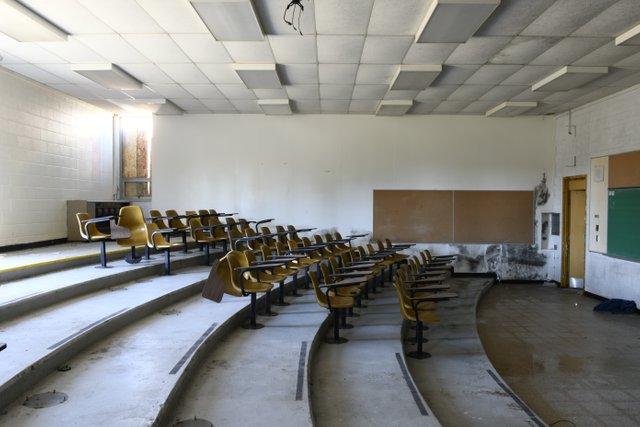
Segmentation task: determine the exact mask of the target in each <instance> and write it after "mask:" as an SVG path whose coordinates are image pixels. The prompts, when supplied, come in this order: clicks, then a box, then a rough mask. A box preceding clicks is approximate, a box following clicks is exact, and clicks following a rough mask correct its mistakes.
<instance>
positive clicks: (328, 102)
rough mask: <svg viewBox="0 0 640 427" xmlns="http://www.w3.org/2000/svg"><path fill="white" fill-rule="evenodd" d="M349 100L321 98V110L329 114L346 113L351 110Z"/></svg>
mask: <svg viewBox="0 0 640 427" xmlns="http://www.w3.org/2000/svg"><path fill="white" fill-rule="evenodd" d="M350 103H351V101H349V100H346V99H345V100H333V99H321V100H320V110H321V111H322V112H323V113H327V114H344V113H348V112H349V104H350Z"/></svg>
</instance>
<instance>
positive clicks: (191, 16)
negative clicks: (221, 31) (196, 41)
mask: <svg viewBox="0 0 640 427" xmlns="http://www.w3.org/2000/svg"><path fill="white" fill-rule="evenodd" d="M136 1H137V2H138V4H139V5H140V6H141V7H142V8H143V9H144V10H145V11H146V12H147V13H148V14H149V15H150V16H151V17H152V18H153V19H154V20H155V21H156V22H157V23H158V24H159V25H160V26H161V27H162V28H163V29H164V30H165V31H166V32H167V33H173V34H180V33H189V34H209V35H210V33H209V30H208V29H207V26H206V25H204V22H202V19H200V17H199V16H198V14H197V13H196V11H195V9H194V8H193V7H192V6H191V4H190V3H189V2H187V1H175V0H136Z"/></svg>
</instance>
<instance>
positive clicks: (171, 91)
mask: <svg viewBox="0 0 640 427" xmlns="http://www.w3.org/2000/svg"><path fill="white" fill-rule="evenodd" d="M149 87H150V88H151V89H153V90H154V91H155V92H157V93H159V94H160V95H161V96H162V97H163V98H172V99H173V98H191V97H192V96H191V94H190V93H189V92H187V91H186V90H185V89H184V88H183V87H182V86H180V85H179V84H177V83H174V84H150V85H149Z"/></svg>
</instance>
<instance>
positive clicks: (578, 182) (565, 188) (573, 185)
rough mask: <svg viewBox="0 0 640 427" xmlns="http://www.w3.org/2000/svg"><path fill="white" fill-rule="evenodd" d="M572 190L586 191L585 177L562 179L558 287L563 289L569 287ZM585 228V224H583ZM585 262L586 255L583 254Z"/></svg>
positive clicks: (566, 177)
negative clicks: (560, 256) (560, 255)
mask: <svg viewBox="0 0 640 427" xmlns="http://www.w3.org/2000/svg"><path fill="white" fill-rule="evenodd" d="M572 190H585V191H587V175H576V176H565V177H563V178H562V259H561V270H560V286H562V287H563V288H567V287H569V230H570V227H569V222H570V218H571V215H570V209H571V205H570V197H569V193H570V192H571V191H572ZM588 199H589V197H588V194H587V204H586V205H585V213H584V218H585V223H586V218H587V211H588V207H589V206H588ZM585 228H586V224H585ZM584 239H585V252H586V250H587V249H586V248H587V236H586V235H585V236H584ZM585 262H586V253H585Z"/></svg>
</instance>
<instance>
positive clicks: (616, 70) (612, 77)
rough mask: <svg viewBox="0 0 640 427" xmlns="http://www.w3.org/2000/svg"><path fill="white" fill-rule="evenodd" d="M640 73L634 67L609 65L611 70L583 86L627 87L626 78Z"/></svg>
mask: <svg viewBox="0 0 640 427" xmlns="http://www.w3.org/2000/svg"><path fill="white" fill-rule="evenodd" d="M635 74H638V70H637V69H633V68H620V67H609V72H608V73H607V74H606V75H604V76H602V77H600V78H598V79H595V80H593V81H591V82H589V83H587V84H585V85H584V86H582V87H583V88H599V87H612V86H613V87H627V84H626V83H627V82H625V81H624V80H625V79H627V78H629V77H630V76H633V75H635Z"/></svg>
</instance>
